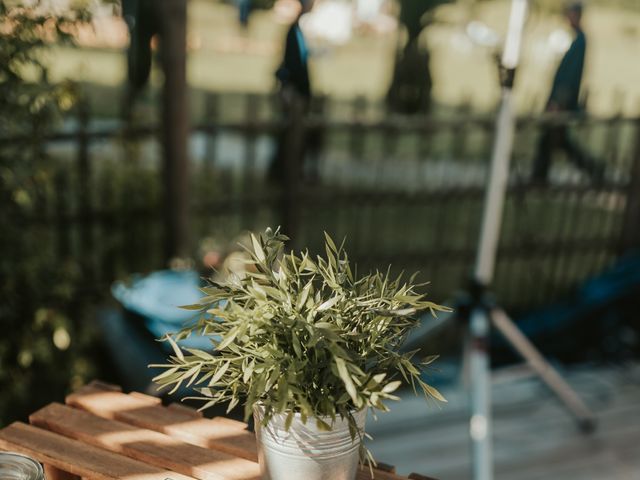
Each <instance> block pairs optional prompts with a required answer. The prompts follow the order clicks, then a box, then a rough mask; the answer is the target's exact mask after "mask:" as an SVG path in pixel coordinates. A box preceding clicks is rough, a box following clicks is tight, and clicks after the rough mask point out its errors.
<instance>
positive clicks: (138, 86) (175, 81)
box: [122, 0, 189, 263]
mask: <svg viewBox="0 0 640 480" xmlns="http://www.w3.org/2000/svg"><path fill="white" fill-rule="evenodd" d="M122 14H123V16H124V19H125V21H126V23H127V26H128V28H129V33H130V39H131V40H130V42H129V48H128V50H127V64H128V68H127V70H128V75H127V84H126V92H125V95H124V97H123V100H124V101H123V118H124V119H125V120H126V121H130V120H131V117H132V108H133V105H134V102H135V100H136V98H137V97H138V96H139V94H140V92H141V91H142V89H143V88H144V87H145V86H146V84H147V83H148V80H149V73H150V71H151V62H152V50H151V39H152V38H153V37H154V36H156V35H157V37H158V39H159V45H160V55H159V60H160V64H161V67H162V72H163V74H164V85H163V91H162V132H161V137H162V147H163V149H162V150H163V181H164V205H163V211H162V215H163V217H164V227H165V228H164V230H165V231H164V236H165V241H164V244H165V260H166V261H167V263H168V262H170V261H171V259H172V258H174V257H180V256H186V255H187V253H188V250H189V246H188V244H189V238H188V232H189V205H188V202H189V180H188V178H189V161H188V152H187V137H188V134H189V122H188V118H189V115H188V110H187V108H188V107H187V105H188V101H187V74H186V58H187V0H123V4H122Z"/></svg>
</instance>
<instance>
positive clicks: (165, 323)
mask: <svg viewBox="0 0 640 480" xmlns="http://www.w3.org/2000/svg"><path fill="white" fill-rule="evenodd" d="M200 286H201V281H200V277H199V275H198V273H197V272H194V271H191V270H187V271H174V270H161V271H158V272H154V273H151V274H149V275H147V276H134V277H132V278H131V279H130V280H129V281H127V282H115V283H114V284H113V286H112V287H111V293H112V294H113V296H114V297H115V298H116V300H118V302H120V304H122V306H123V307H124V308H125V309H126V310H128V311H129V312H132V313H134V314H136V315H138V316H139V317H142V318H143V319H144V325H145V327H146V329H147V330H148V331H149V332H150V333H151V335H153V337H154V338H162V337H163V336H165V335H166V334H167V333H175V332H177V331H178V330H180V329H181V328H182V327H183V326H184V325H185V324H186V323H187V322H189V321H190V320H193V319H194V318H195V316H196V315H194V312H193V311H192V310H184V309H181V308H180V306H181V305H190V304H193V303H198V300H199V299H200V298H201V297H202V296H203V294H202V292H201V291H200ZM180 345H181V346H183V347H188V348H199V349H206V350H208V349H210V348H211V341H210V340H209V338H208V337H202V336H194V335H192V336H191V337H189V338H187V339H186V340H182V341H181V342H180Z"/></svg>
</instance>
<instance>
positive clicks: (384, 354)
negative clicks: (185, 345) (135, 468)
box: [153, 229, 445, 435]
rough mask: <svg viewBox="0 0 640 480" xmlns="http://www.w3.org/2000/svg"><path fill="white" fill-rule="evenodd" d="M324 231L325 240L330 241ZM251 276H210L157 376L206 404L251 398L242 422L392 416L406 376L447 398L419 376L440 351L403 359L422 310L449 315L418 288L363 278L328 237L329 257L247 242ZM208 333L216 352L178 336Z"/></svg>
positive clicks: (270, 235) (263, 239)
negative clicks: (255, 414)
mask: <svg viewBox="0 0 640 480" xmlns="http://www.w3.org/2000/svg"><path fill="white" fill-rule="evenodd" d="M325 235H326V234H325ZM251 239H252V248H249V249H248V252H249V254H250V256H251V259H250V260H248V273H247V275H246V276H245V277H244V278H238V277H237V276H236V277H231V278H229V279H228V280H225V281H221V282H218V281H210V282H209V286H207V287H205V288H203V289H202V291H203V293H204V294H205V295H206V296H205V297H204V298H202V300H201V301H200V303H198V304H196V305H189V306H186V307H184V308H188V309H192V310H197V311H200V312H201V315H200V317H199V319H198V321H197V322H195V323H194V324H193V325H190V326H188V327H186V328H185V329H183V330H182V331H180V332H179V333H178V334H176V335H174V336H173V338H172V337H167V338H166V339H165V340H166V341H167V342H169V343H170V344H171V345H172V347H173V350H174V355H172V356H171V357H170V359H169V363H167V364H165V365H153V367H159V368H162V369H164V371H163V372H162V373H160V374H159V375H158V376H157V377H156V378H155V381H156V382H157V383H158V384H159V385H161V386H162V387H172V389H173V390H172V391H176V390H177V389H178V388H180V386H183V385H184V386H186V387H193V388H194V390H195V391H196V392H198V393H199V395H198V396H195V397H190V398H195V399H198V400H201V401H203V402H204V404H203V405H202V409H205V408H207V407H210V406H212V405H215V404H217V403H220V402H227V401H228V402H229V409H232V408H234V407H235V406H236V405H237V404H238V403H240V402H241V401H244V407H245V410H244V411H245V417H247V418H248V417H249V416H250V415H251V414H252V411H253V407H254V405H256V404H257V403H260V404H261V405H263V406H264V408H265V419H264V421H265V423H266V422H268V420H269V419H270V418H271V416H272V415H273V414H276V413H286V414H288V420H289V421H290V420H291V419H292V418H293V414H294V412H299V413H300V414H301V417H302V419H303V421H305V422H306V420H307V419H308V418H312V417H313V418H314V419H315V421H316V422H317V424H318V427H319V428H327V429H329V428H330V425H328V424H327V423H325V422H324V421H323V420H321V419H320V417H330V418H332V419H335V418H336V415H340V416H341V417H342V418H348V419H349V421H350V422H349V423H350V428H351V431H352V435H355V434H356V433H357V432H356V426H355V422H354V420H353V418H352V416H351V415H350V414H349V413H350V412H352V411H353V410H360V409H363V408H367V407H371V408H373V409H377V410H382V411H386V410H388V407H387V406H386V405H385V403H384V401H385V400H396V399H398V397H396V396H394V395H393V392H394V391H395V390H396V389H397V388H398V387H399V386H400V385H401V379H404V380H405V381H407V382H409V383H410V384H411V385H412V386H413V388H414V391H415V390H416V388H420V389H421V391H422V392H423V393H424V394H425V395H426V396H427V397H432V398H435V399H437V400H440V401H445V400H444V398H443V397H442V395H440V393H439V392H438V391H437V390H436V389H435V388H433V387H431V386H430V385H428V384H427V383H425V382H424V381H423V380H422V379H421V378H420V373H421V370H422V368H423V367H425V366H426V365H428V364H430V363H431V362H432V361H433V360H435V358H436V357H435V356H432V357H428V358H426V359H423V360H422V361H421V362H416V361H414V356H415V354H416V352H410V353H400V352H399V348H400V346H401V345H402V343H403V341H404V339H405V338H406V335H407V333H408V332H409V331H410V330H411V329H412V328H413V327H415V326H416V325H417V324H418V320H417V319H416V314H417V313H418V312H420V311H423V310H430V311H431V312H432V313H434V314H435V311H436V310H444V309H445V308H444V307H441V306H439V305H437V304H435V303H433V302H430V301H427V300H425V299H424V295H423V294H420V293H417V291H416V289H417V288H418V287H419V286H415V285H412V281H411V280H409V281H408V282H404V281H403V280H402V276H400V277H398V278H390V275H389V274H388V273H387V274H383V273H380V272H375V273H373V274H369V275H366V276H362V277H358V276H357V275H356V274H355V273H354V272H352V269H351V266H350V264H349V259H348V257H347V253H346V252H345V251H344V249H343V247H342V246H340V247H337V246H336V244H335V243H334V242H333V240H332V239H331V238H330V237H329V236H328V235H326V240H325V250H326V257H321V256H318V257H316V258H315V259H314V258H312V257H311V256H310V255H309V253H308V252H307V251H305V252H302V253H300V254H295V253H293V252H291V253H287V252H285V246H284V245H285V241H286V240H288V239H287V237H285V236H284V235H282V234H280V233H279V232H278V231H277V230H276V231H275V232H272V231H271V230H270V229H267V230H266V231H265V233H264V234H262V235H260V236H259V237H256V236H254V235H252V236H251ZM193 332H198V333H201V334H204V335H208V336H210V338H211V341H212V350H211V351H210V352H205V351H201V350H192V349H184V350H183V349H181V348H180V347H179V346H178V345H177V343H176V340H180V339H184V338H186V337H188V336H189V335H190V334H191V333H193Z"/></svg>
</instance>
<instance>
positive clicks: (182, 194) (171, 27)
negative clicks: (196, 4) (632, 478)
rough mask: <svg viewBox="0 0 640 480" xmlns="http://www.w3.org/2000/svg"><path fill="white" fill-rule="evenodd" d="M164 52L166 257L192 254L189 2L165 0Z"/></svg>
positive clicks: (163, 119)
mask: <svg viewBox="0 0 640 480" xmlns="http://www.w3.org/2000/svg"><path fill="white" fill-rule="evenodd" d="M158 6H159V7H160V12H161V15H160V17H161V19H162V29H161V36H160V43H161V47H160V53H161V59H162V70H163V73H164V86H163V92H162V107H163V108H162V130H161V132H162V144H163V147H164V148H163V156H164V162H163V163H164V165H163V168H164V171H163V183H164V209H163V218H164V229H165V252H164V255H165V260H166V261H169V260H171V258H173V257H176V256H182V255H186V254H187V253H188V243H189V241H188V235H189V159H188V153H187V142H188V135H189V125H188V124H189V115H188V108H187V103H188V102H187V100H188V99H187V75H186V74H187V72H186V48H187V35H186V33H187V32H186V25H187V1H186V0H162V1H161V2H158Z"/></svg>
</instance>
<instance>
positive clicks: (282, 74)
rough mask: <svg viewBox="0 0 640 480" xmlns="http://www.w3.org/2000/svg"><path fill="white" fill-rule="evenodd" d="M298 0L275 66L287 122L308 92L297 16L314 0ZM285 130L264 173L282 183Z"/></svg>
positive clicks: (301, 109) (305, 103) (304, 106)
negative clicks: (280, 59) (281, 51)
mask: <svg viewBox="0 0 640 480" xmlns="http://www.w3.org/2000/svg"><path fill="white" fill-rule="evenodd" d="M299 1H300V6H301V8H300V13H299V14H298V17H297V18H296V20H295V21H294V22H293V24H291V27H289V30H288V31H287V36H286V40H285V47H284V57H283V59H282V63H281V64H280V66H279V67H278V69H277V70H276V80H277V82H278V98H279V100H280V107H281V110H282V115H283V117H284V119H285V121H286V122H287V123H290V121H291V118H292V117H293V116H294V115H303V114H304V113H306V112H307V111H308V109H309V104H310V102H311V96H312V94H311V82H310V81H309V68H308V63H307V60H308V56H309V50H308V48H307V42H306V40H305V38H304V35H303V33H302V30H301V29H300V24H299V20H300V17H301V16H302V15H303V14H305V13H307V12H309V11H311V9H312V8H313V3H314V0H299ZM289 133H290V132H289V129H288V128H285V129H284V130H283V131H282V132H281V133H280V135H279V138H278V146H277V149H276V152H275V155H274V158H273V160H272V162H271V166H270V167H269V173H268V177H269V180H270V181H272V182H274V183H282V182H284V179H285V164H286V159H285V155H287V154H288V152H287V146H288V143H287V141H288V140H289ZM308 140H310V138H309V135H306V136H305V139H304V143H305V144H306V143H308ZM303 147H304V146H303ZM304 150H305V149H304V148H303V149H302V152H301V155H302V157H304V153H305V152H304Z"/></svg>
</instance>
